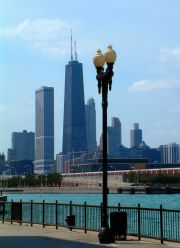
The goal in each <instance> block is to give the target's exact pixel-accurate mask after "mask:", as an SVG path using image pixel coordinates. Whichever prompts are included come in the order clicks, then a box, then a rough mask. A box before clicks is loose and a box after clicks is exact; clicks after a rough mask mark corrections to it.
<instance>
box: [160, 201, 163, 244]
mask: <svg viewBox="0 0 180 248" xmlns="http://www.w3.org/2000/svg"><path fill="white" fill-rule="evenodd" d="M160 235H161V236H160V239H161V244H163V209H162V204H161V205H160Z"/></svg>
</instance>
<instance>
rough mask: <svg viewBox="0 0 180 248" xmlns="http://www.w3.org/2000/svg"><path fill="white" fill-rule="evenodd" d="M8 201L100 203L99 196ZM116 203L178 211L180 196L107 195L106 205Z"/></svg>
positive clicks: (44, 196)
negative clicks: (161, 207) (161, 206)
mask: <svg viewBox="0 0 180 248" xmlns="http://www.w3.org/2000/svg"><path fill="white" fill-rule="evenodd" d="M7 196H8V201H11V200H14V201H20V200H21V199H22V201H26V202H29V201H30V200H33V201H35V202H42V201H43V200H45V201H46V202H55V201H56V200H58V202H59V203H69V202H70V201H72V202H73V203H76V204H83V203H84V202H85V201H86V202H87V204H93V205H99V204H100V203H101V201H102V195H101V194H54V193H51V194H7ZM118 203H120V204H121V206H137V205H138V203H140V204H141V206H142V207H148V208H159V206H160V204H162V205H163V208H168V209H178V210H180V194H172V195H169V194H158V195H146V194H134V195H131V194H109V195H108V205H109V206H117V205H118Z"/></svg>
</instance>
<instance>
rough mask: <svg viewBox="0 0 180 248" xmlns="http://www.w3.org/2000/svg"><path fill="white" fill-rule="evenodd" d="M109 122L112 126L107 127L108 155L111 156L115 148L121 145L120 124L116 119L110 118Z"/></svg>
mask: <svg viewBox="0 0 180 248" xmlns="http://www.w3.org/2000/svg"><path fill="white" fill-rule="evenodd" d="M111 122H112V126H111V127H108V131H107V141H108V154H109V155H113V153H114V152H115V150H116V149H117V147H118V146H120V145H121V122H120V120H119V118H117V117H112V119H111Z"/></svg>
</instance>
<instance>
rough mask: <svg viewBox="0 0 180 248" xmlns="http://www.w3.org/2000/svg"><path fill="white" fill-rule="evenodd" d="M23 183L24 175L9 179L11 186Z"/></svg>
mask: <svg viewBox="0 0 180 248" xmlns="http://www.w3.org/2000/svg"><path fill="white" fill-rule="evenodd" d="M21 183H22V177H20V176H13V177H11V178H10V179H9V180H8V186H9V187H17V186H20V185H21Z"/></svg>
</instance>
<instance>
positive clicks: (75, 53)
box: [74, 41, 78, 61]
mask: <svg viewBox="0 0 180 248" xmlns="http://www.w3.org/2000/svg"><path fill="white" fill-rule="evenodd" d="M74 55H75V61H77V59H78V58H77V50H76V41H75V42H74Z"/></svg>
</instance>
